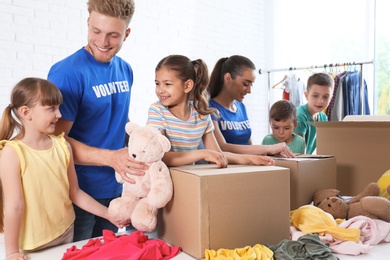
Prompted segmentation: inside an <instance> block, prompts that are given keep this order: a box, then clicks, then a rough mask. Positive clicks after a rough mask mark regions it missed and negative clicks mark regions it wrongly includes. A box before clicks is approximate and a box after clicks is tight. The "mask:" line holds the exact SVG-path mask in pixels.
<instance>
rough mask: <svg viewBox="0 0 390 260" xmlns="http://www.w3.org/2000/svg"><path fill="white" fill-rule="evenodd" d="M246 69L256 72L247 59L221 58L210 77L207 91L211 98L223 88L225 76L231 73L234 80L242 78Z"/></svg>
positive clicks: (236, 56) (240, 57)
mask: <svg viewBox="0 0 390 260" xmlns="http://www.w3.org/2000/svg"><path fill="white" fill-rule="evenodd" d="M246 69H252V70H255V69H256V66H255V64H253V62H252V61H251V60H250V59H248V58H247V57H244V56H240V55H233V56H230V57H229V58H221V59H219V60H218V61H217V63H216V64H215V66H214V69H213V71H212V72H211V76H210V83H209V86H208V88H207V91H208V92H209V94H210V97H211V98H215V97H216V96H218V94H219V93H220V92H221V90H222V88H223V81H224V79H223V78H224V75H225V74H226V73H230V75H231V77H232V79H235V78H236V77H237V76H241V75H242V74H243V72H244V70H246Z"/></svg>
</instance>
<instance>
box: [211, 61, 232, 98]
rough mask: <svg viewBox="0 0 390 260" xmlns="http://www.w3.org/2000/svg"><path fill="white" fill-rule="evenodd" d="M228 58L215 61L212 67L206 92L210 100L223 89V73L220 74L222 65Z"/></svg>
mask: <svg viewBox="0 0 390 260" xmlns="http://www.w3.org/2000/svg"><path fill="white" fill-rule="evenodd" d="M227 59H229V58H221V59H219V60H218V61H217V63H216V64H215V66H214V69H213V71H212V72H211V75H210V83H209V86H208V88H207V92H208V93H209V95H210V97H211V98H215V97H216V96H218V94H219V92H221V90H222V88H223V76H224V75H225V73H222V65H223V64H224V63H225V61H226V60H227Z"/></svg>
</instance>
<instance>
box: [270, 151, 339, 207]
mask: <svg viewBox="0 0 390 260" xmlns="http://www.w3.org/2000/svg"><path fill="white" fill-rule="evenodd" d="M273 159H275V162H276V165H277V166H281V167H286V168H289V169H290V209H291V210H294V209H297V208H299V207H301V206H303V205H308V204H310V203H311V202H312V201H313V196H314V194H315V193H316V192H317V191H320V190H324V189H335V188H336V187H337V173H336V158H335V157H334V156H332V155H328V156H327V155H324V156H313V155H298V156H297V158H273Z"/></svg>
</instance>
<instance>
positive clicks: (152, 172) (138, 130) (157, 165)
mask: <svg viewBox="0 0 390 260" xmlns="http://www.w3.org/2000/svg"><path fill="white" fill-rule="evenodd" d="M126 132H127V133H128V135H129V136H130V137H129V144H128V150H129V154H130V156H131V157H132V158H134V159H135V160H137V161H140V162H144V163H145V164H146V165H148V166H149V169H148V170H146V171H145V175H144V176H133V175H132V176H131V178H133V179H134V180H135V184H131V183H128V182H123V180H122V178H121V177H120V175H119V174H118V173H116V178H117V180H118V182H122V183H123V191H122V196H121V197H119V198H116V199H114V200H112V201H111V203H110V205H109V214H110V215H111V217H113V218H114V219H117V220H119V221H121V222H122V223H129V222H131V224H132V225H133V227H134V228H136V229H137V230H140V231H143V232H151V231H153V230H154V229H155V228H156V225H157V213H158V209H159V208H162V207H164V206H165V205H166V204H167V203H168V202H169V201H170V200H171V198H172V195H173V184H172V179H171V175H170V172H169V169H168V167H167V166H166V165H165V163H164V162H163V161H162V160H161V158H162V157H163V156H164V153H165V152H168V151H169V150H170V149H171V143H170V142H169V140H168V138H166V137H165V136H164V135H162V134H161V132H160V131H159V130H157V129H156V128H153V127H149V126H138V125H137V124H135V123H132V122H129V123H127V124H126Z"/></svg>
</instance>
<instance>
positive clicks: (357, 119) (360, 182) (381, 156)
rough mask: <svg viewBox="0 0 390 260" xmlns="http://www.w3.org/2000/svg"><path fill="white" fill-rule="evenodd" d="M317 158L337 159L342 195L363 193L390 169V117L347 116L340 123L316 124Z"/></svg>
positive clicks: (338, 178)
mask: <svg viewBox="0 0 390 260" xmlns="http://www.w3.org/2000/svg"><path fill="white" fill-rule="evenodd" d="M314 125H315V126H316V127H317V154H319V155H321V154H332V155H334V156H336V159H337V188H338V189H339V190H340V193H341V195H346V196H353V195H356V194H358V193H360V192H361V191H362V190H363V189H364V188H365V187H366V185H367V184H368V183H370V182H377V181H378V179H379V178H380V177H381V176H382V174H383V173H385V172H386V171H387V170H388V169H390V160H389V158H390V157H389V152H390V116H347V117H345V119H344V120H343V121H341V122H316V123H314Z"/></svg>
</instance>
